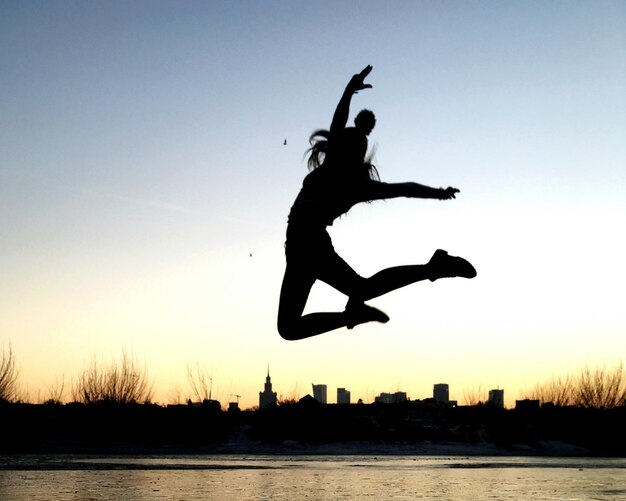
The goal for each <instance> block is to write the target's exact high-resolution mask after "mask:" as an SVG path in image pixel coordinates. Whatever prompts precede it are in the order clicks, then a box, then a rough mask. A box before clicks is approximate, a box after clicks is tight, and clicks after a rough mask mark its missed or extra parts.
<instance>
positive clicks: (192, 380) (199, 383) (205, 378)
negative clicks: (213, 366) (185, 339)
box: [187, 363, 215, 402]
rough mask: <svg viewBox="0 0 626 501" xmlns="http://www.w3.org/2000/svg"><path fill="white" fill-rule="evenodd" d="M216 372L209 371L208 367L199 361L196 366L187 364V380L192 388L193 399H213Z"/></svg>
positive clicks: (200, 400)
mask: <svg viewBox="0 0 626 501" xmlns="http://www.w3.org/2000/svg"><path fill="white" fill-rule="evenodd" d="M214 375H215V374H214V372H209V371H208V370H207V368H206V367H204V366H203V365H200V363H197V364H196V365H195V367H194V366H193V365H191V364H188V365H187V380H188V382H189V388H190V389H191V394H192V397H193V398H192V399H196V401H198V402H203V401H205V400H212V399H213V377H214Z"/></svg>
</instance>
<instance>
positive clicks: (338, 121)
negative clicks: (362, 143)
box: [330, 65, 372, 134]
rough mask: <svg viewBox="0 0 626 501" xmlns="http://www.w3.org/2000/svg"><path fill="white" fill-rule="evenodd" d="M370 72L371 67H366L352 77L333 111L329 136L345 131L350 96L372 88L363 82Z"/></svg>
mask: <svg viewBox="0 0 626 501" xmlns="http://www.w3.org/2000/svg"><path fill="white" fill-rule="evenodd" d="M371 71H372V66H371V65H367V66H366V67H365V68H363V70H362V71H361V73H357V74H356V75H354V76H353V77H352V78H351V79H350V81H349V82H348V85H347V86H346V89H345V90H344V91H343V95H342V96H341V99H340V100H339V104H338V105H337V108H336V109H335V114H334V115H333V121H332V123H331V124H330V132H331V134H335V133H337V132H339V131H340V130H342V129H345V127H346V124H347V123H348V115H349V114H350V100H351V99H352V94H356V93H357V92H358V91H360V90H363V89H371V88H372V86H371V85H370V84H366V83H364V82H363V80H365V77H366V76H367V75H369V74H370V72H371Z"/></svg>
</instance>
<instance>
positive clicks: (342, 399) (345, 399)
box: [337, 388, 350, 404]
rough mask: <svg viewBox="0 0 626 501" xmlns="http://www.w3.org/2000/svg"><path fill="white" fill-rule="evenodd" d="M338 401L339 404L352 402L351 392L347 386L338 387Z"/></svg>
mask: <svg viewBox="0 0 626 501" xmlns="http://www.w3.org/2000/svg"><path fill="white" fill-rule="evenodd" d="M337 403H338V404H349V403H350V392H349V391H348V390H346V389H345V388H337Z"/></svg>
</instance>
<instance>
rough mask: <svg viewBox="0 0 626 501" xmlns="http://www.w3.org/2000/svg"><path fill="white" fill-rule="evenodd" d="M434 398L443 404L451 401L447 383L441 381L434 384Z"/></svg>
mask: <svg viewBox="0 0 626 501" xmlns="http://www.w3.org/2000/svg"><path fill="white" fill-rule="evenodd" d="M433 398H434V399H435V402H440V403H442V404H449V403H450V390H449V387H448V385H447V384H446V383H439V384H436V385H435V386H433Z"/></svg>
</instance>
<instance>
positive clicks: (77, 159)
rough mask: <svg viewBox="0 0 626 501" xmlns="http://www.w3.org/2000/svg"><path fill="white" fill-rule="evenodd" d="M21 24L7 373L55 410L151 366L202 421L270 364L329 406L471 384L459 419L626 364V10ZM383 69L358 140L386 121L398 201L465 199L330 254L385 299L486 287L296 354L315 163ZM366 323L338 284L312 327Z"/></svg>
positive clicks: (385, 168)
mask: <svg viewBox="0 0 626 501" xmlns="http://www.w3.org/2000/svg"><path fill="white" fill-rule="evenodd" d="M0 12H2V16H0V46H2V47H3V48H4V50H3V51H1V52H0V73H1V74H2V76H3V77H2V79H0V92H1V95H2V97H3V99H2V100H0V151H2V156H1V157H0V270H2V271H1V273H0V348H1V349H4V350H5V352H6V350H8V348H9V346H11V348H12V351H13V353H14V356H15V360H16V362H17V366H18V368H19V371H20V372H19V382H20V386H21V388H22V391H23V392H24V394H26V395H27V397H28V398H30V399H31V400H34V401H36V400H37V399H38V397H39V396H41V398H42V399H43V398H45V397H46V394H47V393H48V392H49V391H50V387H51V386H54V385H58V384H61V382H64V383H65V386H66V391H69V389H70V387H71V385H72V382H73V381H75V380H76V378H77V377H78V375H79V374H80V373H81V371H83V370H85V369H86V368H87V367H89V365H90V364H91V362H92V360H94V359H96V360H98V361H102V363H108V362H109V361H110V360H111V359H115V358H116V357H118V356H119V354H120V353H121V351H122V350H124V349H126V350H128V352H129V353H133V354H134V355H135V356H136V357H137V358H138V360H139V361H141V362H142V363H144V364H145V367H146V369H147V371H148V374H149V376H150V378H151V381H152V382H153V383H154V388H155V395H154V399H155V401H158V402H169V401H173V400H176V399H178V398H179V397H180V399H181V400H182V399H184V398H185V397H186V396H187V394H188V382H187V377H188V375H187V372H188V367H189V366H193V367H195V366H197V365H198V364H200V365H201V366H202V367H204V368H206V370H207V372H208V373H209V374H210V375H211V377H212V379H213V394H214V395H215V397H216V398H219V399H220V400H222V401H227V400H228V399H229V398H230V395H242V397H241V405H242V407H250V406H253V405H255V404H256V403H257V401H258V392H259V389H260V388H259V377H258V374H259V373H261V374H262V373H263V372H265V369H266V364H267V363H268V362H269V364H270V366H271V368H272V378H273V380H274V381H275V390H277V392H278V394H279V395H278V396H281V395H282V396H284V397H289V396H290V395H292V394H301V393H302V394H304V393H308V392H309V390H310V384H311V382H315V381H321V382H326V383H327V384H329V385H334V386H336V387H344V388H346V389H349V390H350V391H351V398H352V401H357V400H358V398H363V400H365V401H371V400H373V398H374V397H375V396H376V395H378V394H379V393H380V392H390V393H393V392H394V391H396V390H400V389H401V390H402V391H406V392H408V393H409V394H412V395H426V394H429V393H430V391H431V386H432V384H434V383H436V382H439V381H445V382H447V383H448V384H449V385H450V388H451V389H452V393H451V395H450V398H451V399H456V400H458V401H459V402H462V400H463V392H464V391H472V390H475V389H477V388H479V387H480V386H482V388H483V389H484V390H485V391H488V389H490V388H506V395H505V397H506V399H507V405H511V402H512V401H513V400H515V399H516V398H517V397H518V396H521V395H522V394H523V392H524V391H525V390H527V389H530V388H532V386H533V385H535V384H537V383H538V382H541V381H544V380H547V379H549V378H550V377H552V376H554V375H566V374H569V373H572V372H575V371H578V370H579V369H581V368H582V367H585V366H590V367H595V366H597V365H602V364H606V365H608V366H611V365H614V364H617V363H620V362H622V361H623V360H624V354H625V353H626V336H624V332H626V309H624V307H623V304H622V303H623V299H622V297H623V294H622V293H621V288H622V284H623V283H625V282H626V263H625V262H624V259H623V256H624V255H626V240H625V239H624V238H623V235H622V232H621V231H619V228H622V227H623V223H624V221H626V171H625V166H626V141H625V140H624V138H625V137H626V109H625V107H626V101H625V100H624V92H625V89H626V69H625V68H624V64H623V62H624V60H626V33H625V30H624V25H625V24H626V23H625V19H626V4H624V2H620V1H613V0H599V1H584V0H583V1H581V2H575V3H573V4H563V3H550V4H545V3H538V2H524V3H499V2H491V1H479V0H472V1H469V2H463V3H460V2H459V3H436V2H408V1H406V2H405V1H398V2H393V3H392V4H391V5H389V4H387V3H383V2H377V1H368V0H366V1H364V2H358V3H354V4H353V3H337V2H330V1H324V2H321V3H316V4H311V3H306V2H302V1H294V2H283V1H275V0H268V1H257V0H251V1H247V2H239V1H225V0H224V1H222V0H216V1H212V2H202V1H197V0H182V1H180V2H176V3H172V2H167V1H162V0H156V1H150V2H148V1H145V0H138V1H134V2H132V3H129V2H119V1H116V0H113V1H112V2H101V3H100V2H89V3H74V2H66V1H65V0H58V1H53V2H41V3H38V2H35V3H33V2H4V3H3V4H2V7H0ZM368 64H371V65H372V66H373V70H372V72H371V74H370V75H369V76H368V82H370V83H371V85H372V88H371V89H367V90H363V91H361V92H359V93H358V94H357V95H356V96H355V97H354V100H353V106H352V109H351V116H350V119H349V121H350V122H352V120H353V117H354V116H355V114H356V113H357V112H358V111H359V110H360V109H362V108H368V109H371V110H373V111H374V112H375V113H376V118H377V124H376V128H375V129H374V131H373V132H372V133H371V135H370V145H371V146H372V149H374V146H375V164H376V166H377V168H378V170H379V173H380V176H381V179H382V181H385V182H387V181H388V182H404V181H416V182H418V183H423V184H427V185H430V186H434V187H439V186H444V187H445V186H453V187H456V188H458V189H460V193H459V194H458V195H457V197H456V199H455V200H450V201H445V202H439V201H435V200H408V199H398V200H390V201H387V202H375V203H371V204H360V205H358V206H356V207H354V208H353V209H352V210H350V212H349V213H348V214H347V215H345V216H343V217H342V218H340V219H339V220H338V221H336V222H335V224H333V226H332V227H330V228H329V232H330V233H331V236H332V240H333V244H334V247H335V249H336V250H337V252H338V253H339V254H340V255H341V256H342V257H343V258H344V259H345V260H346V261H347V262H349V263H350V264H351V265H353V267H354V268H355V270H356V271H357V272H358V273H360V274H362V275H363V276H369V275H371V274H373V273H375V272H376V271H378V270H380V269H383V268H387V267H389V266H396V265H402V264H421V263H424V262H427V261H428V259H429V258H430V256H432V255H433V252H434V251H435V250H436V249H439V248H441V249H445V250H447V251H449V252H450V253H451V255H460V256H463V257H465V258H467V259H468V260H469V261H470V262H472V264H474V265H475V267H476V269H477V271H478V276H477V277H476V278H475V279H472V280H439V281H437V282H436V283H430V282H428V283H425V284H415V285H412V286H410V287H407V288H406V289H403V290H400V291H396V292H393V293H391V294H388V295H385V296H383V297H380V298H377V299H375V300H373V301H372V302H371V304H372V306H374V307H376V308H380V309H381V310H383V311H384V312H385V313H387V314H388V315H389V317H390V321H389V322H388V323H387V324H385V325H365V326H357V327H356V328H355V329H353V330H350V331H349V330H347V329H339V330H337V331H333V332H330V333H328V334H324V335H322V336H318V337H317V338H315V339H309V340H303V341H299V342H295V343H290V342H286V341H284V340H283V339H281V338H280V336H279V335H278V333H277V329H276V315H277V307H278V295H279V291H280V285H281V280H282V276H283V272H284V266H285V255H284V250H285V249H284V241H285V230H286V222H287V215H288V213H289V208H290V207H291V205H292V203H293V200H294V198H295V197H296V195H297V193H298V190H299V189H300V187H301V184H302V180H303V178H304V176H305V175H306V174H307V172H308V170H307V165H306V158H305V156H304V155H305V152H306V150H307V148H308V147H309V143H308V138H309V136H310V134H311V133H312V132H313V131H315V130H317V129H320V128H328V127H329V125H330V121H331V119H332V114H333V111H334V109H335V106H336V104H337V101H338V99H339V97H340V95H341V93H342V91H343V89H344V87H345V85H346V83H347V82H348V80H349V79H350V77H351V76H352V75H353V74H354V73H355V72H358V71H360V70H361V69H362V68H364V67H365V66H366V65H368ZM372 235H373V236H372ZM345 304H346V298H345V297H344V296H343V295H341V294H339V293H337V292H336V291H334V290H331V289H330V288H328V287H326V286H325V285H324V284H315V286H314V288H313V290H312V292H311V295H310V298H309V303H308V305H307V308H310V311H341V310H342V309H343V308H344V307H345ZM307 311H308V310H307ZM278 382H280V384H278ZM334 386H333V387H334ZM329 388H330V386H329ZM331 393H333V395H329V397H330V398H331V400H332V398H334V391H332V392H331ZM66 398H67V396H66Z"/></svg>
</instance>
